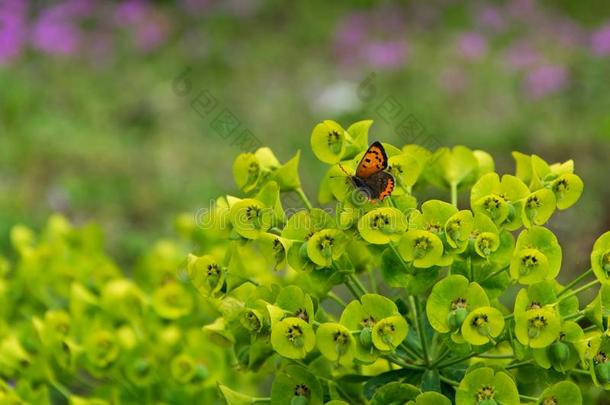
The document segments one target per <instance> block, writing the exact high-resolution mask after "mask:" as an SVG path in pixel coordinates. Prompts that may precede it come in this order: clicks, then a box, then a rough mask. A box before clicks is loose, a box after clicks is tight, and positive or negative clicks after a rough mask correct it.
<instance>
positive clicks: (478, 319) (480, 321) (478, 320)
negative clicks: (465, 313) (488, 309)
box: [471, 314, 491, 336]
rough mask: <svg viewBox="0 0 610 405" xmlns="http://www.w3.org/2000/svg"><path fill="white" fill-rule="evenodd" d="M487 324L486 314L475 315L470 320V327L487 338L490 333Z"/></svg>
mask: <svg viewBox="0 0 610 405" xmlns="http://www.w3.org/2000/svg"><path fill="white" fill-rule="evenodd" d="M488 323H489V318H488V316H487V315H486V314H481V315H476V316H475V317H474V318H472V322H471V325H472V326H473V327H474V328H476V329H477V331H478V332H479V333H480V334H481V335H483V336H487V335H489V333H490V332H491V331H490V329H489V325H488Z"/></svg>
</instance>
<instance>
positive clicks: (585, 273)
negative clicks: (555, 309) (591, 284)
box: [557, 269, 593, 298]
mask: <svg viewBox="0 0 610 405" xmlns="http://www.w3.org/2000/svg"><path fill="white" fill-rule="evenodd" d="M591 273H593V269H589V270H587V271H585V272H584V273H582V274H581V275H580V276H578V277H576V278H575V279H574V280H572V281H571V282H569V283H568V284H567V285H566V286H565V287H563V290H561V291H560V292H559V294H557V298H559V297H561V296H562V295H564V294H565V293H567V292H568V291H569V290H570V288H572V287H574V286H575V285H576V284H578V283H580V282H581V281H582V280H584V279H585V278H587V277H588V276H589V275H590V274H591Z"/></svg>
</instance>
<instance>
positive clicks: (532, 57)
mask: <svg viewBox="0 0 610 405" xmlns="http://www.w3.org/2000/svg"><path fill="white" fill-rule="evenodd" d="M504 58H505V59H506V62H507V63H508V65H509V66H510V67H512V68H513V69H517V70H521V69H525V68H528V67H531V66H534V65H536V64H539V63H540V62H541V61H542V57H541V55H540V54H539V53H538V52H537V51H536V50H535V49H534V48H532V46H531V45H530V44H529V43H527V42H525V41H524V42H517V43H516V44H514V45H512V46H511V47H509V48H508V49H507V50H506V52H505V53H504Z"/></svg>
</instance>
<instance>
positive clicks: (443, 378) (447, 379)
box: [440, 375, 460, 387]
mask: <svg viewBox="0 0 610 405" xmlns="http://www.w3.org/2000/svg"><path fill="white" fill-rule="evenodd" d="M440 380H441V381H442V382H444V383H446V384H449V385H452V386H454V387H459V386H460V383H459V382H457V381H455V380H452V379H450V378H447V377H445V376H442V375H441V376H440Z"/></svg>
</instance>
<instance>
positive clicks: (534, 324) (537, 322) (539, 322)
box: [528, 315, 548, 339]
mask: <svg viewBox="0 0 610 405" xmlns="http://www.w3.org/2000/svg"><path fill="white" fill-rule="evenodd" d="M547 324H548V322H547V320H546V318H545V317H544V316H542V315H536V316H535V317H533V318H531V319H530V320H529V321H528V333H529V337H530V338H531V339H534V338H536V337H538V335H540V332H541V331H542V330H543V329H544V328H546V326H547Z"/></svg>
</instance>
